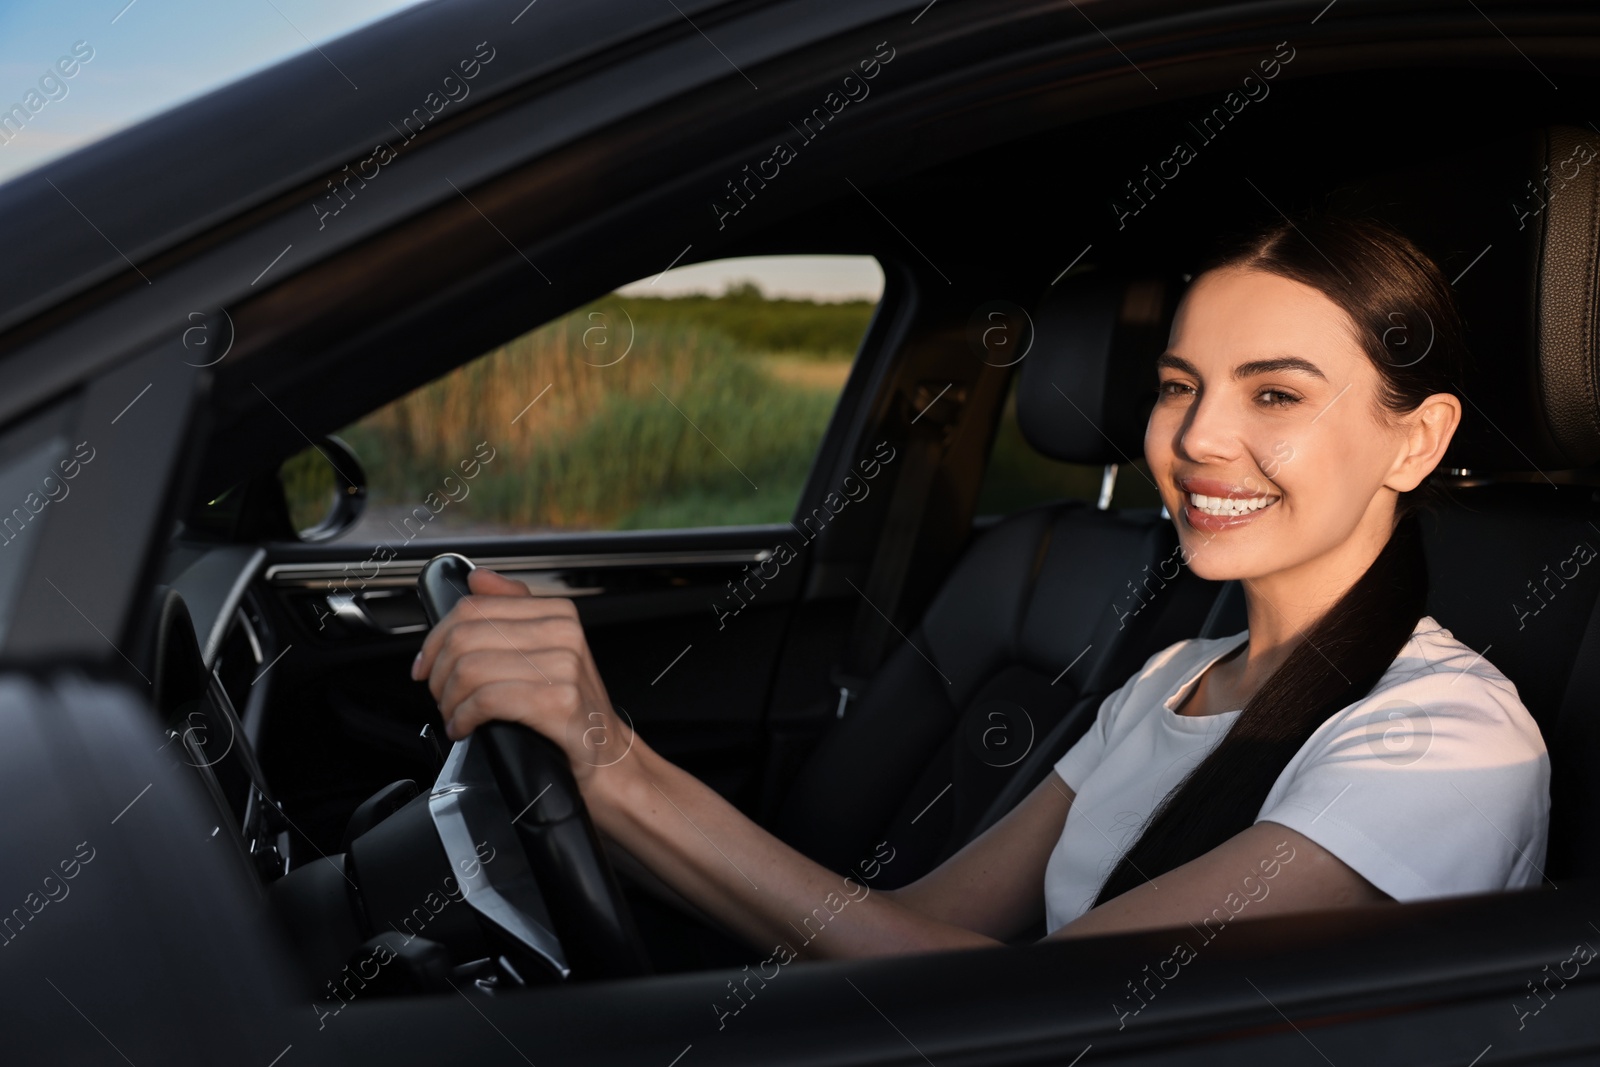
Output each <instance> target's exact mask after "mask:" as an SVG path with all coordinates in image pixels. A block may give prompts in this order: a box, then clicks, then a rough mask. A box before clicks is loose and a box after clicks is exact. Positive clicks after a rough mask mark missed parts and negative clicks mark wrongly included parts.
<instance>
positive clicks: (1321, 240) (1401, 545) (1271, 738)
mask: <svg viewBox="0 0 1600 1067" xmlns="http://www.w3.org/2000/svg"><path fill="white" fill-rule="evenodd" d="M1219 267H1242V268H1246V269H1249V270H1258V271H1265V272H1267V273H1270V274H1276V275H1279V276H1280V277H1284V278H1290V279H1293V280H1294V281H1297V282H1301V283H1304V284H1305V285H1309V286H1311V287H1312V288H1314V289H1316V290H1318V291H1319V292H1321V293H1323V294H1324V295H1325V296H1327V297H1328V298H1329V299H1330V300H1332V301H1333V302H1334V303H1335V304H1337V305H1339V307H1340V308H1342V309H1343V310H1344V311H1345V313H1346V314H1347V315H1349V317H1350V320H1351V322H1352V323H1353V324H1354V327H1355V330H1356V339H1357V340H1358V342H1359V343H1360V345H1361V347H1362V350H1363V351H1364V352H1365V353H1366V355H1367V357H1368V358H1369V359H1371V361H1372V364H1373V366H1374V367H1376V368H1377V371H1378V374H1379V378H1380V382H1381V384H1380V387H1379V390H1378V396H1377V403H1378V406H1379V408H1380V410H1379V411H1378V412H1376V414H1377V415H1378V416H1379V417H1383V416H1384V414H1385V412H1386V411H1387V412H1393V413H1395V414H1401V413H1405V412H1409V411H1414V410H1416V408H1417V406H1418V405H1419V404H1420V403H1421V402H1422V400H1423V399H1424V398H1426V397H1428V396H1430V395H1432V394H1434V393H1452V394H1457V395H1459V393H1458V385H1457V383H1458V381H1459V379H1460V375H1461V370H1462V367H1463V364H1464V361H1465V358H1466V357H1465V351H1464V344H1463V330H1462V326H1461V321H1460V318H1459V315H1458V313H1457V311H1456V308H1455V304H1454V301H1453V299H1452V296H1451V292H1450V286H1449V284H1448V283H1447V282H1446V281H1445V279H1444V276H1443V275H1442V274H1441V273H1440V271H1439V268H1438V267H1437V266H1436V265H1435V264H1434V263H1433V261H1432V260H1430V259H1429V258H1428V257H1427V256H1426V255H1424V254H1423V253H1422V252H1421V251H1419V250H1418V249H1417V247H1416V246H1415V245H1414V244H1412V243H1411V241H1410V240H1408V239H1407V238H1406V237H1405V236H1404V235H1402V234H1401V233H1399V232H1398V231H1396V230H1394V229H1393V228H1391V227H1389V226H1387V225H1385V224H1383V223H1380V222H1375V221H1372V220H1369V219H1353V218H1341V217H1338V216H1332V215H1323V216H1308V217H1305V218H1300V219H1296V220H1294V221H1290V220H1288V219H1282V218H1280V219H1279V220H1278V221H1276V222H1274V223H1272V224H1270V225H1268V226H1266V227H1264V228H1262V229H1258V230H1255V231H1253V232H1250V233H1247V234H1244V235H1241V236H1238V237H1235V238H1233V239H1231V240H1229V241H1227V242H1226V243H1224V244H1223V245H1221V246H1220V247H1219V249H1218V250H1217V251H1216V252H1214V253H1213V254H1212V256H1211V258H1210V259H1208V260H1207V261H1206V263H1205V264H1204V265H1203V266H1202V267H1201V269H1200V271H1199V272H1198V273H1204V272H1205V271H1208V270H1213V269H1216V268H1219ZM1434 484H1435V483H1433V482H1432V481H1431V479H1425V480H1424V481H1423V483H1422V484H1421V485H1420V486H1419V487H1418V488H1416V489H1413V490H1411V491H1409V492H1403V493H1401V494H1400V497H1399V500H1398V501H1397V504H1396V520H1395V526H1394V529H1393V530H1392V532H1391V534H1390V537H1389V540H1388V542H1387V543H1386V544H1385V545H1384V547H1383V549H1382V551H1380V552H1379V553H1378V556H1377V558H1376V559H1374V560H1373V561H1372V564H1371V565H1370V566H1369V567H1368V568H1367V570H1366V572H1365V573H1363V574H1362V575H1361V577H1360V578H1359V579H1357V580H1356V582H1355V583H1354V584H1353V585H1351V586H1350V588H1349V589H1348V590H1346V591H1345V593H1344V595H1343V596H1342V597H1340V598H1339V600H1338V601H1337V602H1336V603H1335V604H1334V605H1333V606H1332V607H1331V608H1329V609H1328V610H1327V611H1326V612H1325V613H1324V614H1323V615H1322V616H1321V618H1319V619H1318V620H1317V622H1316V623H1315V624H1314V625H1312V626H1311V627H1310V628H1309V630H1308V631H1307V632H1306V633H1305V635H1304V639H1303V640H1302V641H1301V642H1300V643H1299V644H1298V645H1297V646H1295V648H1294V649H1293V650H1292V651H1291V652H1290V653H1289V655H1288V656H1287V657H1286V658H1285V659H1284V661H1283V663H1282V664H1281V665H1280V666H1279V667H1278V669H1277V670H1275V671H1273V672H1272V674H1271V675H1270V676H1268V678H1267V679H1266V680H1265V681H1264V682H1263V683H1262V684H1261V687H1260V689H1258V690H1257V691H1256V693H1255V695H1254V696H1252V697H1251V698H1250V699H1249V700H1248V701H1247V702H1246V703H1245V706H1244V710H1243V711H1242V712H1241V713H1240V715H1239V717H1238V718H1237V719H1236V720H1234V723H1233V726H1232V727H1231V728H1230V729H1229V730H1228V732H1227V734H1226V735H1225V736H1224V737H1223V739H1222V740H1221V741H1220V742H1219V743H1218V744H1217V745H1216V747H1215V748H1213V749H1212V750H1211V752H1210V753H1209V754H1208V755H1207V756H1206V758H1205V759H1204V760H1202V761H1201V762H1200V763H1199V764H1198V765H1197V766H1196V767H1195V768H1194V770H1192V771H1191V772H1190V773H1189V774H1188V775H1186V776H1185V777H1184V779H1183V780H1182V781H1181V782H1179V783H1178V784H1177V785H1176V786H1174V787H1173V788H1172V790H1171V792H1169V793H1168V794H1167V796H1166V797H1165V798H1164V799H1163V800H1162V801H1161V803H1160V804H1159V805H1157V807H1156V810H1155V811H1154V812H1152V813H1151V815H1150V818H1149V819H1148V820H1147V821H1146V823H1145V827H1144V830H1143V833H1142V834H1141V835H1140V836H1139V839H1138V841H1137V842H1136V843H1135V844H1134V845H1133V847H1132V848H1130V849H1129V850H1128V851H1127V852H1126V853H1124V854H1123V856H1122V858H1121V860H1120V861H1119V862H1118V863H1117V865H1116V867H1115V868H1114V869H1113V870H1112V871H1111V873H1110V875H1109V876H1108V877H1107V878H1106V881H1105V883H1104V884H1103V885H1102V886H1101V888H1100V893H1099V895H1098V896H1097V897H1096V898H1095V901H1094V903H1095V905H1099V904H1103V903H1104V902H1106V901H1107V900H1110V899H1112V898H1113V897H1116V896H1120V895H1121V894H1122V893H1125V892H1127V891H1128V890H1130V889H1133V888H1135V887H1136V886H1138V885H1139V884H1141V883H1142V882H1144V881H1146V880H1147V879H1153V878H1158V877H1159V876H1160V875H1162V874H1164V873H1166V872H1167V871H1170V870H1172V869H1173V868H1175V867H1178V866H1181V865H1182V864H1184V863H1187V862H1188V861H1189V860H1192V859H1194V858H1196V857H1198V856H1201V855H1203V854H1205V853H1206V852H1209V851H1210V850H1211V849H1213V848H1215V847H1216V846H1218V845H1220V844H1222V843H1223V842H1224V841H1226V840H1227V839H1229V838H1230V837H1233V836H1234V835H1236V834H1238V833H1240V832H1241V831H1243V830H1245V829H1248V828H1249V827H1250V826H1251V825H1252V824H1253V823H1254V822H1255V818H1256V815H1257V814H1258V813H1259V812H1260V810H1261V805H1262V804H1263V803H1264V802H1265V801H1266V798H1267V794H1268V793H1269V792H1271V790H1272V786H1273V784H1274V783H1275V782H1276V781H1277V779H1278V777H1279V775H1281V774H1282V773H1283V769H1284V767H1286V766H1287V765H1288V763H1289V760H1290V759H1292V758H1293V757H1294V754H1295V753H1296V752H1297V751H1299V750H1300V748H1301V747H1302V746H1303V745H1304V744H1305V743H1306V740H1307V739H1308V738H1310V736H1311V734H1312V733H1313V732H1315V731H1316V729H1317V727H1318V726H1320V725H1322V723H1324V722H1325V721H1327V720H1328V719H1329V718H1330V717H1331V716H1333V715H1334V714H1335V713H1336V712H1338V711H1339V710H1341V709H1342V708H1344V707H1346V706H1348V705H1350V704H1352V703H1354V702H1355V701H1358V700H1360V699H1361V698H1362V697H1364V696H1366V695H1367V694H1368V693H1370V692H1371V691H1372V687H1373V686H1375V685H1376V684H1377V683H1378V679H1379V678H1381V677H1382V676H1383V674H1384V672H1385V671H1386V670H1388V668H1389V665H1390V664H1391V663H1393V662H1394V659H1395V657H1396V656H1397V655H1399V653H1400V650H1401V649H1402V648H1403V647H1404V646H1405V643H1406V642H1407V641H1408V640H1409V639H1410V637H1411V633H1412V631H1413V630H1414V629H1415V627H1416V624H1417V620H1418V619H1420V618H1421V617H1422V615H1423V613H1424V610H1425V608H1424V602H1425V600H1426V598H1427V592H1428V572H1427V563H1426V561H1425V559H1424V557H1423V554H1422V544H1421V537H1420V531H1419V530H1418V528H1417V516H1416V512H1417V509H1418V507H1419V506H1421V505H1423V504H1424V503H1425V502H1426V499H1427V497H1428V496H1429V495H1430V494H1431V493H1432V492H1434V489H1433V485H1434Z"/></svg>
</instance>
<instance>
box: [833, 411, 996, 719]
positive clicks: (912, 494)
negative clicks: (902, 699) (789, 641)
mask: <svg viewBox="0 0 1600 1067" xmlns="http://www.w3.org/2000/svg"><path fill="white" fill-rule="evenodd" d="M966 399H967V390H966V387H964V386H958V385H952V384H950V383H948V382H946V383H938V382H922V383H921V384H919V385H918V386H917V388H916V391H915V395H914V397H913V398H912V400H911V402H910V404H908V405H905V406H904V407H903V408H902V410H903V411H905V412H907V413H906V414H905V415H904V416H903V417H904V418H905V419H906V422H907V427H906V440H905V443H904V444H903V445H902V447H903V448H904V450H905V459H904V461H903V464H902V466H901V468H900V475H899V477H898V478H896V479H895V484H894V491H893V495H892V496H891V497H890V498H889V507H888V510H887V512H886V514H885V517H884V523H883V533H882V534H881V536H880V537H879V538H878V547H877V550H876V551H875V552H874V553H873V556H872V563H871V565H870V567H869V568H868V571H867V582H866V587H865V588H864V589H863V590H862V593H863V594H864V596H863V598H862V601H861V603H860V604H858V605H856V614H855V620H854V622H853V624H852V625H851V628H850V639H849V642H848V643H847V644H846V645H845V652H844V661H843V662H842V663H841V664H839V665H838V666H836V667H834V669H833V670H832V671H831V672H830V675H829V677H830V680H831V681H832V682H833V684H834V685H836V686H838V687H839V703H838V706H837V707H836V709H835V711H834V717H835V718H840V719H842V718H844V713H845V711H846V710H847V709H848V707H849V705H850V703H851V701H853V700H855V699H856V698H857V697H858V696H860V694H861V692H862V691H863V690H864V689H865V688H866V685H867V683H868V681H869V680H870V679H871V675H872V673H873V671H875V670H876V669H877V667H878V664H880V663H881V662H882V661H883V658H884V654H885V652H886V651H887V649H888V647H889V642H890V639H891V638H898V637H899V636H900V635H899V634H898V633H896V632H895V628H894V626H893V625H892V624H891V620H893V619H894V618H895V617H896V616H897V615H898V614H899V613H900V608H901V600H902V597H903V596H904V594H905V588H906V578H907V576H908V575H909V573H910V569H911V559H912V556H913V555H914V554H915V550H916V547H917V539H918V534H919V532H920V529H921V525H922V517H923V514H924V512H925V511H926V508H927V503H928V498H929V496H930V494H931V493H932V491H933V485H934V476H935V475H936V474H938V471H939V464H940V462H941V461H942V460H943V459H944V452H945V445H946V444H947V443H948V441H949V439H950V436H951V433H952V432H953V430H954V428H955V426H956V423H957V422H958V421H960V418H961V412H962V410H963V408H964V406H965V402H966Z"/></svg>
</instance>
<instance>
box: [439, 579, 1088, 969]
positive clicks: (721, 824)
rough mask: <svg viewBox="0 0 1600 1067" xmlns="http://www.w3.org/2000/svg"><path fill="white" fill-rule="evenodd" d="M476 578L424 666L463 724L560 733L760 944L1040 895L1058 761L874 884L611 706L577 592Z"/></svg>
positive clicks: (909, 938)
mask: <svg viewBox="0 0 1600 1067" xmlns="http://www.w3.org/2000/svg"><path fill="white" fill-rule="evenodd" d="M469 581H470V583H471V587H472V590H473V593H474V594H475V595H473V596H470V597H467V598H464V599H463V600H462V601H461V602H460V603H459V604H458V605H457V606H456V607H455V608H454V609H453V610H452V611H451V613H450V614H449V615H448V616H446V617H445V618H444V619H443V620H441V621H440V623H439V625H438V626H436V627H435V628H434V630H433V632H432V633H430V634H429V635H428V638H427V640H426V641H425V642H424V645H423V650H422V652H421V654H420V655H419V656H418V658H417V662H416V664H415V666H414V667H413V670H412V673H413V676H414V677H417V678H426V679H427V680H428V686H429V689H430V690H431V691H432V692H433V695H434V697H435V698H436V699H437V700H438V702H439V708H440V711H441V713H442V714H443V716H444V719H445V723H446V728H447V731H448V733H449V735H450V736H451V737H452V738H460V737H463V736H465V735H466V734H467V733H469V732H470V731H471V730H472V729H473V728H474V727H476V726H477V725H479V724H480V723H482V722H484V721H485V720H487V719H491V718H499V719H508V720H511V721H516V722H522V723H525V724H527V725H528V726H530V727H532V728H534V729H536V730H538V731H539V732H540V733H542V734H544V735H545V736H547V737H549V738H551V739H552V740H554V741H555V742H557V743H558V744H560V745H561V746H562V748H563V749H564V750H565V751H566V753H567V756H568V758H569V761H570V762H571V764H572V769H573V774H574V777H575V778H576V779H577V781H578V785H579V788H580V790H581V791H582V793H583V797H584V800H585V802H586V803H587V805H588V807H589V811H590V813H591V816H592V817H593V818H594V820H595V823H596V825H597V827H598V828H599V829H600V830H601V831H602V832H604V833H605V834H606V835H608V836H609V837H611V838H612V839H613V840H614V841H615V842H616V843H617V845H619V846H620V847H622V848H623V849H625V850H626V851H627V852H628V853H629V854H631V855H633V856H634V857H636V858H637V859H638V860H639V861H640V862H641V863H643V864H644V865H645V866H646V867H648V868H649V869H650V870H651V871H653V872H654V873H655V874H656V875H657V876H658V877H659V878H660V879H661V880H662V881H663V882H665V883H666V884H667V885H669V886H671V887H672V889H673V890H675V891H676V892H678V893H679V894H681V895H682V896H683V897H684V898H685V899H687V900H688V901H689V902H690V903H691V904H693V905H694V906H695V907H697V908H699V909H700V910H701V911H703V912H706V913H709V914H714V915H717V916H718V917H719V918H720V919H721V920H722V921H723V922H724V923H725V924H726V925H727V926H728V927H729V928H731V929H732V930H734V931H735V932H736V933H738V934H739V935H741V936H743V937H744V938H745V939H747V940H748V941H750V943H751V944H753V945H756V946H758V947H760V948H768V947H770V946H774V945H777V944H779V943H783V944H787V945H788V946H790V947H791V950H792V951H793V952H794V953H795V954H796V955H806V956H814V957H846V956H852V957H854V956H880V955H895V954H901V953H909V952H927V951H936V950H940V949H953V948H976V947H983V946H988V945H995V944H997V943H999V940H998V939H999V938H1000V937H1003V936H1005V935H1007V934H1009V933H1012V932H1015V930H1017V929H1020V928H1022V927H1023V926H1025V925H1026V923H1027V922H1028V920H1029V919H1030V918H1032V917H1033V916H1034V915H1036V914H1037V911H1038V909H1039V908H1040V907H1041V906H1042V904H1041V898H1042V893H1041V889H1042V886H1043V879H1044V864H1045V861H1046V860H1047V858H1048V856H1049V852H1050V849H1051V848H1052V847H1053V846H1054V844H1055V841H1056V839H1057V837H1059V835H1060V831H1061V826H1062V824H1063V823H1064V821H1065V818H1066V809H1067V805H1068V804H1069V803H1070V794H1069V793H1068V792H1067V791H1065V787H1064V786H1061V790H1060V791H1058V790H1057V789H1054V788H1050V786H1051V783H1052V782H1054V784H1055V785H1057V786H1060V783H1059V782H1058V781H1055V776H1054V775H1053V774H1052V775H1051V776H1050V781H1047V782H1046V783H1044V784H1042V785H1041V786H1040V788H1039V789H1036V790H1035V791H1034V793H1033V794H1031V795H1030V796H1029V798H1028V799H1027V800H1026V801H1024V802H1023V804H1021V805H1019V806H1018V807H1017V809H1016V810H1014V811H1013V812H1011V813H1009V814H1008V815H1007V816H1006V818H1005V819H1003V820H1002V821H1001V822H1000V823H998V824H996V825H995V826H994V827H992V828H991V829H990V830H989V831H988V832H986V833H985V834H984V835H983V836H981V837H980V838H979V839H978V840H976V841H974V842H972V843H971V844H969V845H968V846H967V847H966V848H965V849H963V850H962V851H961V852H960V853H959V854H957V855H956V856H955V857H952V858H951V859H950V860H949V861H948V862H947V863H946V864H944V865H943V866H941V867H940V868H939V870H937V871H935V872H933V873H932V874H930V875H928V876H926V877H924V878H923V879H922V880H920V881H918V882H916V883H914V884H913V885H911V886H908V887H906V888H905V889H902V890H899V891H897V892H894V893H888V892H882V891H880V892H876V893H874V892H871V891H870V889H869V888H868V887H866V886H863V885H861V884H860V883H858V882H856V881H855V880H853V879H847V878H844V877H841V876H840V875H837V874H835V873H833V872H832V871H829V870H828V869H827V868H825V867H823V866H822V865H820V864H818V863H816V862H814V861H812V860H811V859H809V858H807V857H806V856H803V855H801V854H800V853H799V852H797V851H795V850H794V849H793V848H791V847H789V846H788V845H786V844H784V843H783V842H782V841H779V840H778V839H777V838H776V837H774V836H772V835H771V834H769V833H768V832H766V831H765V830H763V829H762V828H761V827H759V826H757V825H756V824H755V823H754V822H752V821H751V820H750V819H748V818H746V817H745V816H744V815H743V814H742V813H741V812H739V810H738V809H737V808H735V807H734V806H733V805H731V804H729V803H728V802H727V801H726V800H724V799H723V798H722V797H721V796H720V795H718V794H717V793H716V792H715V791H714V790H712V789H710V788H709V787H708V786H706V785H705V784H704V783H702V782H700V781H699V780H698V779H696V778H695V777H694V776H693V775H691V774H689V773H687V772H686V771H684V770H682V769H681V768H679V767H676V766H674V765H673V764H672V763H671V762H669V761H667V760H666V759H664V758H662V757H661V756H660V755H659V754H658V753H656V752H655V751H654V750H653V749H651V748H650V746H649V745H647V744H646V743H645V742H644V740H643V739H642V738H640V737H638V736H637V735H635V734H634V733H633V731H632V730H630V729H629V727H628V726H627V724H626V723H624V722H623V721H622V720H621V718H620V716H617V715H616V714H615V712H614V711H613V710H612V707H611V703H610V700H609V698H608V696H607V695H606V691H605V686H604V684H603V683H602V682H601V680H600V677H599V672H598V670H597V669H596V668H595V665H594V660H593V658H592V657H591V656H590V654H589V650H588V646H587V643H586V641H585V640H584V636H583V629H582V626H581V624H580V623H579V622H578V619H577V612H576V609H575V607H574V605H573V603H572V601H570V600H566V599H562V598H554V597H532V596H529V595H528V594H527V590H526V588H525V587H524V586H522V584H521V583H519V582H513V581H511V580H509V579H505V578H503V577H501V576H499V575H495V574H492V573H489V572H486V571H483V570H477V571H473V572H472V575H471V577H470V578H469ZM486 594H487V595H486ZM618 752H626V755H625V756H622V757H621V758H617V757H616V756H615V755H614V754H615V753H618Z"/></svg>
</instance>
